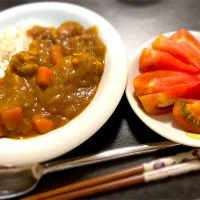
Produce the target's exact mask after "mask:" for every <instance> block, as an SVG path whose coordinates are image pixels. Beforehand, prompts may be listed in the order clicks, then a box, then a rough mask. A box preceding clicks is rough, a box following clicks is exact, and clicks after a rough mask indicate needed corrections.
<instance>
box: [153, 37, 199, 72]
mask: <svg viewBox="0 0 200 200" xmlns="http://www.w3.org/2000/svg"><path fill="white" fill-rule="evenodd" d="M152 47H153V49H155V50H160V51H165V52H168V53H170V54H171V55H173V56H174V57H176V58H178V59H179V60H181V61H182V62H184V63H186V64H191V65H193V66H195V67H197V68H199V69H200V62H199V58H198V57H197V56H194V55H193V54H192V53H190V54H188V51H190V49H188V50H187V52H186V51H185V50H183V49H182V48H181V47H180V45H178V44H176V43H175V42H173V41H172V40H170V39H169V38H167V37H165V36H164V35H159V36H158V37H157V38H156V39H155V40H154V41H153V43H152ZM192 55H193V56H192Z"/></svg>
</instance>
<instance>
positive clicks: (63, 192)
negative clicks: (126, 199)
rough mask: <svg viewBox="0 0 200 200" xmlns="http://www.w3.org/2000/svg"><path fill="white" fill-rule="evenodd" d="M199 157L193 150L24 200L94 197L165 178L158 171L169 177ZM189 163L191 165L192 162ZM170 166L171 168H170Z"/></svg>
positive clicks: (199, 151)
mask: <svg viewBox="0 0 200 200" xmlns="http://www.w3.org/2000/svg"><path fill="white" fill-rule="evenodd" d="M199 155H200V150H199V149H195V150H191V151H189V152H187V153H181V154H177V155H175V156H170V157H167V158H162V159H159V160H154V161H152V162H150V163H144V164H142V165H137V166H134V167H131V168H129V169H125V170H122V171H119V172H115V173H112V174H108V175H105V176H102V177H97V178H93V179H91V180H86V181H82V182H80V183H75V184H71V185H68V186H64V187H61V188H58V189H55V190H52V191H48V192H44V193H41V194H37V195H33V196H30V197H26V198H24V200H41V199H45V200H47V199H72V198H79V197H84V196H87V195H92V194H96V193H100V192H106V191H111V190H113V189H117V188H122V187H126V186H129V185H134V184H138V183H142V182H148V180H149V178H148V177H149V176H150V177H151V179H152V176H153V177H156V176H158V175H159V174H161V173H162V177H165V174H163V171H158V170H164V169H165V170H164V173H166V175H167V173H168V172H169V171H170V170H173V168H174V166H175V167H176V168H177V169H179V171H180V166H179V165H181V167H184V165H183V164H185V163H182V162H185V161H190V160H194V159H197V158H198V157H199ZM191 162H192V161H191ZM178 163H181V164H179V165H177V164H178ZM188 163H189V164H190V165H191V163H190V162H188ZM175 164H176V165H175ZM192 164H193V163H192ZM198 164H199V163H198ZM190 165H189V167H190ZM168 166H169V167H171V168H169V167H168ZM199 166H200V164H199ZM163 167H164V168H163ZM185 167H188V166H185ZM195 167H196V166H195ZM197 167H198V166H197ZM176 168H175V169H176ZM192 170H193V169H192ZM177 173H178V171H177ZM136 174H139V175H136ZM135 175H136V176H135ZM174 175H176V174H174ZM145 177H146V178H145Z"/></svg>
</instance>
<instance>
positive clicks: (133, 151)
mask: <svg viewBox="0 0 200 200" xmlns="http://www.w3.org/2000/svg"><path fill="white" fill-rule="evenodd" d="M178 145H179V144H176V143H174V142H171V141H165V142H158V143H152V144H146V145H139V146H134V147H125V148H120V149H114V150H109V151H104V152H102V153H97V154H93V155H89V156H83V157H78V158H74V159H68V160H60V161H55V162H50V163H46V164H34V165H27V166H4V167H0V199H8V198H14V197H18V196H21V195H24V194H26V193H28V192H30V191H32V190H33V189H34V188H35V187H36V186H37V184H38V182H39V181H40V179H41V177H42V176H43V175H45V174H48V173H52V172H56V171H60V170H64V169H70V168H75V167H80V166H85V165H90V164H94V163H100V162H104V161H109V160H114V159H117V158H124V157H128V156H133V155H141V154H145V153H150V152H155V151H157V150H159V149H165V148H168V147H173V146H178Z"/></svg>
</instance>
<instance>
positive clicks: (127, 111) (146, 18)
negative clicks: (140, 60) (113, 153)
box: [0, 0, 200, 200]
mask: <svg viewBox="0 0 200 200" xmlns="http://www.w3.org/2000/svg"><path fill="white" fill-rule="evenodd" d="M141 1H143V2H144V0H137V1H136V0H69V1H64V2H70V3H74V4H78V5H81V6H84V7H87V8H89V9H91V10H93V11H95V12H97V13H99V14H100V15H102V16H103V17H104V18H106V19H107V20H108V21H109V22H110V23H111V24H112V25H113V26H114V27H115V28H116V29H117V30H118V31H119V33H120V35H121V37H122V39H123V41H124V43H125V45H126V47H127V52H128V57H130V56H131V55H132V54H133V53H134V52H135V51H136V50H137V48H138V47H139V46H140V45H141V44H143V43H144V42H145V41H146V40H148V39H150V38H152V37H153V36H156V35H158V34H159V33H162V32H169V31H174V30H177V29H179V28H182V27H185V28H187V29H192V30H199V29H200V20H199V19H198V18H200V1H199V0H157V1H154V2H148V0H146V1H147V2H146V3H141ZM31 2H36V1H32V0H12V1H11V0H0V9H1V10H3V9H6V8H9V7H12V6H15V5H19V4H24V3H31ZM162 140H164V138H162V137H160V136H159V135H157V134H156V133H154V132H153V131H151V130H150V129H149V128H148V127H147V126H145V124H143V123H142V122H141V121H140V119H139V118H138V117H137V116H136V115H135V114H134V112H133V111H132V109H131V107H130V106H129V104H128V101H127V99H126V96H125V95H124V96H123V98H122V100H121V102H120V104H119V106H118V107H117V109H116V110H115V112H114V113H113V115H112V116H111V118H110V119H109V120H108V121H107V123H106V124H105V125H104V126H103V127H102V128H101V129H100V130H99V131H98V132H97V133H96V134H95V135H94V136H93V137H91V138H90V139H89V140H88V141H87V142H85V143H84V144H82V145H81V146H79V147H78V148H77V149H75V150H74V151H72V152H70V153H69V154H67V155H65V156H62V157H61V158H71V157H74V156H80V155H85V154H92V153H96V152H100V151H103V150H108V149H115V148H119V147H125V146H132V145H138V144H143V143H149V142H155V141H162ZM185 150H188V147H178V148H175V149H170V150H165V151H161V152H158V153H154V154H153V155H152V154H149V155H145V156H140V157H133V158H128V159H122V160H118V161H112V162H107V163H103V164H98V165H93V166H88V167H82V168H77V169H71V170H68V171H62V172H57V173H54V174H50V175H46V176H45V177H44V178H42V180H41V182H40V183H39V185H38V187H37V188H36V189H35V190H34V192H32V193H31V194H36V193H39V192H44V191H48V190H50V189H54V188H57V187H60V186H64V185H67V184H69V183H73V182H75V181H80V180H84V179H87V178H91V177H95V176H99V175H103V174H106V173H109V172H113V171H116V170H119V169H123V168H126V167H128V166H132V165H135V164H138V163H142V162H146V161H150V160H152V159H155V158H158V157H163V156H167V155H170V154H174V153H177V152H180V151H185ZM199 175H200V173H199V172H194V173H191V174H188V175H183V176H178V177H174V178H168V179H166V180H162V181H158V182H153V183H149V184H143V185H139V186H134V187H129V188H127V189H123V190H119V191H115V192H112V193H108V194H103V195H98V196H93V197H90V198H87V199H98V200H100V199H102V200H104V199H199V198H200V190H199V184H200V176H199Z"/></svg>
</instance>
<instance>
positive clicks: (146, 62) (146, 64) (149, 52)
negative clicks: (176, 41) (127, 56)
mask: <svg viewBox="0 0 200 200" xmlns="http://www.w3.org/2000/svg"><path fill="white" fill-rule="evenodd" d="M139 68H140V71H141V72H147V71H154V70H171V71H182V72H186V73H189V74H195V73H198V72H200V69H198V68H197V67H195V66H193V65H190V64H189V65H188V64H185V63H184V62H181V61H180V60H178V59H176V58H175V57H173V56H172V55H171V54H169V53H167V52H164V51H158V50H153V49H147V48H144V49H143V51H142V53H141V56H140V60H139Z"/></svg>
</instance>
